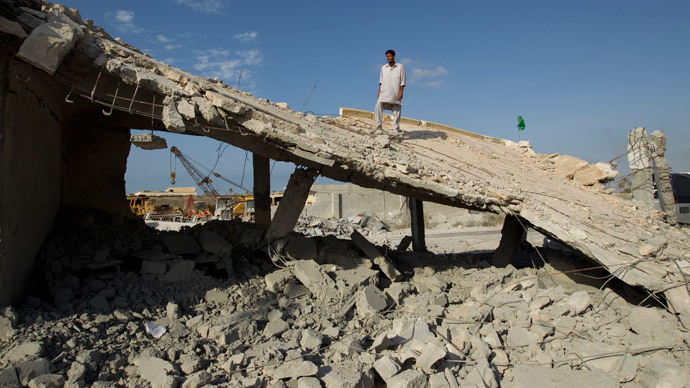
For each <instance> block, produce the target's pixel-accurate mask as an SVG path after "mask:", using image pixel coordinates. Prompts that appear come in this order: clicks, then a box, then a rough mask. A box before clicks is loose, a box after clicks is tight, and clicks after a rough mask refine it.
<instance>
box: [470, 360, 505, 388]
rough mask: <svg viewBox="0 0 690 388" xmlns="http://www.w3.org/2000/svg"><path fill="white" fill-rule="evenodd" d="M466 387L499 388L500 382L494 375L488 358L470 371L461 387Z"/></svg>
mask: <svg viewBox="0 0 690 388" xmlns="http://www.w3.org/2000/svg"><path fill="white" fill-rule="evenodd" d="M465 385H470V386H471V385H474V386H477V387H484V388H498V381H496V376H495V375H494V371H493V369H491V366H490V365H489V362H488V361H487V360H486V358H482V359H480V360H478V361H477V364H476V365H475V366H474V368H472V370H470V373H469V374H468V375H467V377H465V379H464V380H463V384H462V385H461V387H464V386H465Z"/></svg>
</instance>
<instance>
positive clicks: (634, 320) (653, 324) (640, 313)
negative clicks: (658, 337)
mask: <svg viewBox="0 0 690 388" xmlns="http://www.w3.org/2000/svg"><path fill="white" fill-rule="evenodd" d="M660 323H661V315H660V314H659V313H658V312H657V311H656V310H655V309H653V308H648V307H639V306H636V307H633V309H632V311H631V312H630V315H629V316H628V324H630V328H631V329H632V330H633V331H634V332H635V333H637V334H639V335H645V336H649V335H651V334H652V332H653V331H656V330H658V328H659V324H660Z"/></svg>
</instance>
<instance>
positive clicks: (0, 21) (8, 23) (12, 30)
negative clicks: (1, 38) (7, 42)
mask: <svg viewBox="0 0 690 388" xmlns="http://www.w3.org/2000/svg"><path fill="white" fill-rule="evenodd" d="M0 31H2V32H4V33H6V34H10V35H14V36H16V37H17V38H19V39H24V38H26V37H27V36H28V35H27V34H26V31H24V29H23V28H22V26H21V25H20V24H19V23H17V22H15V21H12V20H8V19H5V18H4V17H2V16H0Z"/></svg>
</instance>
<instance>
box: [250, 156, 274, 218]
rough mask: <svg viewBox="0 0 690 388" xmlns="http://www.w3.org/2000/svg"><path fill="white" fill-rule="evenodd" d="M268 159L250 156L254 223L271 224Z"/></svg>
mask: <svg viewBox="0 0 690 388" xmlns="http://www.w3.org/2000/svg"><path fill="white" fill-rule="evenodd" d="M270 161H271V160H270V159H269V158H265V157H263V156H261V155H257V154H252V162H253V164H254V222H255V223H256V224H257V225H264V226H269V225H270V224H271V169H270Z"/></svg>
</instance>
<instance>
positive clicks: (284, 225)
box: [266, 167, 319, 241]
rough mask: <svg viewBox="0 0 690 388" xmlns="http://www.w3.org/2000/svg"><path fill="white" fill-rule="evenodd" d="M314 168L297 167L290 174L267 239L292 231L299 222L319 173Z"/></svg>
mask: <svg viewBox="0 0 690 388" xmlns="http://www.w3.org/2000/svg"><path fill="white" fill-rule="evenodd" d="M318 174H319V173H318V171H316V170H314V169H312V168H306V169H305V168H300V167H297V168H296V169H295V172H293V173H292V175H290V180H289V181H288V184H287V187H286V188H285V193H283V199H282V200H281V201H280V204H279V205H278V209H276V214H275V216H273V221H271V226H269V228H268V232H267V233H266V239H267V240H268V241H273V240H275V239H278V238H280V237H283V236H285V235H287V234H288V233H290V232H291V231H292V229H294V227H295V225H296V224H297V219H298V218H299V215H300V214H301V213H302V210H303V209H304V205H305V204H306V202H307V197H308V196H309V190H310V189H311V185H312V184H314V180H315V179H316V176H317V175H318Z"/></svg>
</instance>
